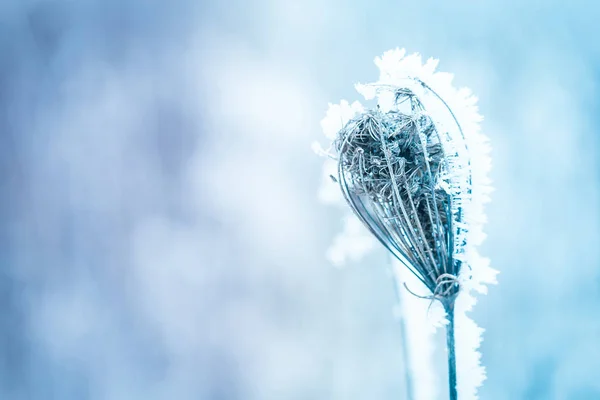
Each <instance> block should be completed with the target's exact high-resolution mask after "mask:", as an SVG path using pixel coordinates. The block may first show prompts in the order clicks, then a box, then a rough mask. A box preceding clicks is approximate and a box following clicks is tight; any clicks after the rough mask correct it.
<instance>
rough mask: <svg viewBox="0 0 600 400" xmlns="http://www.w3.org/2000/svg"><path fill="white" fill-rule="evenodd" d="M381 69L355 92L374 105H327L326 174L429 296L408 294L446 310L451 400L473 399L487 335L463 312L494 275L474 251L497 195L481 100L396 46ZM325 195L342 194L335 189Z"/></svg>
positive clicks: (339, 247)
mask: <svg viewBox="0 0 600 400" xmlns="http://www.w3.org/2000/svg"><path fill="white" fill-rule="evenodd" d="M375 63H376V64H377V66H378V67H379V69H380V73H381V74H380V78H379V81H377V82H375V83H372V84H367V85H360V84H359V85H357V86H356V88H357V90H358V92H359V93H361V94H362V95H363V96H364V97H365V99H367V100H371V99H377V106H376V107H374V108H371V109H366V108H364V107H363V106H362V105H361V104H360V103H358V102H354V103H353V104H352V105H350V104H349V103H348V102H342V103H341V104H340V105H332V106H330V109H329V111H328V113H327V117H326V118H325V119H324V120H323V121H322V127H323V130H324V133H325V135H326V136H327V137H328V138H329V139H330V140H331V143H330V146H329V148H328V149H327V150H323V149H322V148H321V147H320V146H316V147H315V149H316V150H317V151H318V152H319V153H320V154H323V155H327V156H328V157H329V158H330V161H328V163H327V164H326V170H327V174H328V175H329V176H330V177H331V178H332V180H333V181H334V182H336V183H337V184H338V186H339V189H341V193H342V195H343V198H344V199H345V201H346V203H347V204H348V205H349V206H350V208H351V210H352V211H353V212H354V214H355V215H356V216H357V217H358V218H359V219H360V221H362V223H363V224H364V226H366V227H367V228H368V230H369V231H370V232H371V234H372V235H373V236H374V237H375V238H377V239H378V241H379V242H380V243H381V244H383V246H384V247H385V248H386V249H387V250H388V251H389V252H390V253H391V254H393V256H394V257H395V258H396V259H398V261H399V262H400V263H401V264H402V265H403V266H404V268H406V269H407V270H408V271H410V272H411V273H412V275H413V276H414V277H416V279H417V280H418V282H420V283H421V284H422V286H423V287H424V288H426V289H427V290H428V292H429V293H421V294H417V293H414V292H413V291H411V290H410V288H409V287H408V286H407V285H406V283H405V282H404V286H405V289H406V290H409V291H410V292H411V293H412V294H413V295H415V296H417V297H420V298H424V299H429V301H430V302H432V303H433V302H436V303H438V304H440V305H441V306H442V310H443V312H441V313H438V315H440V320H439V321H437V322H438V323H439V324H445V325H446V332H447V334H446V337H447V350H448V376H449V379H448V380H449V391H450V399H457V398H459V397H458V396H460V399H461V400H467V399H475V398H477V396H476V390H477V387H479V386H480V385H481V383H482V382H483V380H484V379H485V370H484V368H483V367H482V366H481V365H480V362H479V359H480V355H479V353H478V352H477V349H478V347H479V344H480V341H481V332H482V330H481V329H480V328H478V327H477V326H476V325H475V323H474V322H473V321H471V320H470V319H469V318H468V317H467V316H466V314H465V313H466V312H468V311H469V310H470V309H471V308H472V306H473V304H474V303H475V299H474V297H473V296H472V292H473V291H474V290H475V291H478V292H481V293H485V291H486V287H485V284H486V283H495V276H496V271H494V270H493V269H491V268H489V265H488V264H489V263H488V260H487V259H485V258H483V257H481V256H479V254H478V252H477V249H476V247H477V246H478V245H479V244H480V243H481V242H482V240H483V239H484V234H483V232H482V224H483V223H484V222H485V215H484V213H483V204H484V203H485V202H487V201H488V200H489V193H490V191H491V187H490V186H489V180H488V178H487V172H488V171H489V168H490V161H489V157H488V153H489V146H488V142H487V138H486V137H485V136H484V135H482V134H481V133H480V131H479V122H480V121H481V116H480V115H479V114H478V112H477V108H476V98H475V97H474V96H473V95H472V94H471V92H470V91H469V90H467V89H460V90H457V89H456V88H454V87H453V86H452V75H450V74H447V73H441V72H435V69H436V67H437V60H433V59H429V60H428V61H427V62H426V63H425V64H422V62H421V57H420V56H419V55H418V54H413V55H409V56H406V55H405V51H404V50H399V49H396V50H392V51H388V52H386V53H385V54H384V55H383V56H382V57H381V58H376V59H375ZM321 196H322V198H324V199H328V200H332V199H334V198H335V196H334V195H333V193H332V192H331V191H322V193H321ZM347 225H348V224H347ZM352 232H353V233H354V236H353V237H352V242H351V243H353V245H352V246H348V247H351V248H352V249H354V254H351V255H350V256H351V257H353V258H357V256H358V255H357V252H360V250H356V249H362V250H364V251H366V250H368V249H369V248H370V247H371V245H370V244H368V240H367V241H366V243H367V244H364V245H363V246H357V245H356V243H357V241H358V240H360V238H358V237H357V236H356V229H354V230H353V231H352ZM343 243H344V236H341V237H338V238H337V239H336V245H335V246H334V248H333V249H332V250H331V251H330V259H332V261H334V262H335V261H337V262H341V261H343V260H344V258H345V255H344V254H345V253H344V251H343V249H344V246H343ZM399 275H401V274H399ZM397 279H398V277H397ZM432 324H433V326H435V325H436V322H435V321H434V322H433V323H432ZM457 371H458V375H457Z"/></svg>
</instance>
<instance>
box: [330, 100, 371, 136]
mask: <svg viewBox="0 0 600 400" xmlns="http://www.w3.org/2000/svg"><path fill="white" fill-rule="evenodd" d="M363 111H364V109H363V106H362V105H361V104H360V103H359V102H358V101H355V102H354V103H352V104H349V103H348V102H347V101H346V100H342V101H341V102H340V104H331V103H330V104H329V110H327V115H326V116H325V118H323V120H322V121H321V128H322V129H323V133H324V134H325V136H326V137H327V138H328V139H329V140H334V139H335V137H336V135H337V134H338V132H339V131H340V130H341V129H342V128H343V127H344V125H346V123H347V122H348V121H350V120H351V119H352V118H353V117H354V116H355V115H356V114H360V113H361V112H363Z"/></svg>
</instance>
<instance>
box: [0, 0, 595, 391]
mask: <svg viewBox="0 0 600 400" xmlns="http://www.w3.org/2000/svg"><path fill="white" fill-rule="evenodd" d="M599 13H600V7H599V6H597V5H595V4H594V3H593V2H589V1H571V2H569V4H566V2H559V1H527V2H523V1H517V0H515V1H485V0H483V1H469V0H463V1H453V2H437V1H429V0H422V1H417V2H404V1H399V0H396V1H377V2H370V1H351V2H346V1H341V0H319V1H317V0H305V1H302V2H298V1H291V0H245V1H242V0H233V1H230V2H194V1H171V2H160V1H156V0H146V1H141V0H118V1H117V0H105V1H89V0H79V1H74V0H71V1H69V0H48V1H42V0H21V1H10V0H4V1H2V2H0V273H1V276H0V307H1V309H0V398H1V399H9V400H12V399H14V400H21V399H35V400H38V399H40V400H42V399H44V400H49V399H61V400H62V399H64V400H71V399H72V400H86V399H90V400H91V399H94V400H96V399H110V400H112V399H182V400H185V399H202V400H235V399H244V400H252V399H257V400H258V399H260V400H272V399H273V400H275V399H277V400H279V399H286V400H295V399H297V400H303V399H311V400H312V399H335V400H364V399H369V400H371V399H402V398H404V397H403V396H404V381H403V378H402V377H403V376H404V375H403V374H404V365H403V364H402V360H401V356H400V347H401V338H400V335H399V329H398V325H397V322H396V321H395V320H394V318H393V315H392V307H393V305H394V302H395V297H394V291H393V287H392V283H391V280H390V277H389V276H388V275H387V274H386V267H385V264H386V260H387V258H386V255H385V254H384V253H383V250H378V251H376V252H374V253H372V254H371V255H370V256H369V257H367V258H365V259H364V260H363V261H362V262H361V263H357V264H352V265H348V266H347V267H346V268H344V269H335V268H333V267H332V266H330V265H329V264H328V263H327V262H326V261H325V257H324V254H325V251H326V249H327V247H328V246H329V244H330V242H331V240H332V238H333V237H334V235H335V234H336V233H337V232H338V231H339V229H340V227H341V221H340V217H341V214H340V211H339V210H336V209H332V208H331V207H327V206H324V205H321V204H319V202H318V201H317V197H316V193H317V190H318V186H319V184H320V179H321V172H320V168H321V162H322V160H321V159H319V158H318V157H316V156H314V155H313V154H312V152H311V150H310V143H311V142H312V141H313V140H316V139H321V132H320V126H319V121H320V119H321V118H322V117H323V116H324V113H325V110H326V107H327V103H328V102H337V101H338V100H339V99H341V98H346V99H349V100H353V99H358V95H357V94H355V93H354V90H353V84H354V83H355V82H359V81H361V82H368V81H372V80H375V79H377V76H378V71H377V69H376V67H375V66H374V64H373V62H372V60H373V58H374V57H375V56H378V55H380V54H381V53H382V52H383V51H385V50H388V49H390V48H395V47H405V48H406V49H407V50H408V51H409V52H414V51H418V52H420V53H422V54H423V56H424V57H436V58H440V60H441V63H440V69H441V70H443V71H450V72H454V73H455V76H456V77H455V83H456V84H457V85H461V86H462V85H465V86H469V87H471V88H472V89H473V91H474V92H475V93H476V94H477V95H478V96H479V98H480V110H481V112H482V114H484V115H485V117H486V120H485V122H484V125H483V126H484V129H485V131H486V132H487V133H488V135H489V136H490V138H491V140H492V144H493V148H494V151H493V161H494V169H493V174H492V177H493V179H494V183H495V187H496V192H495V193H494V196H493V203H491V204H490V205H489V206H488V208H487V210H488V216H489V224H488V225H487V233H488V239H487V241H486V243H485V245H484V246H483V249H482V253H483V254H484V255H486V256H488V257H491V258H492V264H493V266H494V267H495V268H496V269H499V270H500V271H501V274H500V275H499V282H500V283H499V285H497V286H494V287H492V288H491V289H490V292H489V295H488V296H484V297H481V298H480V301H479V303H478V304H477V306H476V309H475V311H474V313H473V314H472V315H473V318H474V319H475V320H476V321H477V322H478V324H479V325H481V326H482V327H484V328H485V329H486V333H485V336H484V343H483V345H482V353H483V363H484V365H485V366H486V367H487V370H488V380H487V381H486V382H485V384H484V387H483V388H482V389H481V391H480V393H481V398H482V399H490V400H506V399H511V400H512V399H530V400H536V399H540V400H542V399H543V400H553V399H561V400H562V399H568V400H587V399H600V379H599V378H600V375H599V374H600V372H598V371H600V279H599V278H600V246H599V243H600V232H599V228H600V216H599V210H600V199H599V188H600V186H599V184H600V179H599V176H598V175H599V174H600V168H599V165H598V164H599V155H600V149H599V144H598V134H597V129H596V125H597V123H598V114H599V111H600V110H599V104H598V101H597V96H596V92H597V91H598V84H599V82H600V75H599V73H598V71H600V69H599V67H600V45H599V44H598V41H597V37H598V36H599V34H600V28H599V27H598V25H597V22H596V19H597V18H596V17H597V16H598V15H599ZM440 392H441V393H445V391H443V390H441V391H440Z"/></svg>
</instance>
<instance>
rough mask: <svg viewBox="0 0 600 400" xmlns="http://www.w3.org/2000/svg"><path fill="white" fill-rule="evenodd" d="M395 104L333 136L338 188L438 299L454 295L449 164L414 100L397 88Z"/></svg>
mask: <svg viewBox="0 0 600 400" xmlns="http://www.w3.org/2000/svg"><path fill="white" fill-rule="evenodd" d="M393 94H394V98H395V100H394V106H393V107H392V108H391V109H390V110H389V111H387V112H384V111H382V110H381V109H380V108H377V109H374V110H366V111H364V112H362V113H360V114H359V115H358V116H356V117H354V118H353V119H351V120H350V121H349V122H348V123H347V124H346V125H345V126H344V127H343V128H342V129H341V130H340V131H339V133H338V135H337V137H336V139H335V141H334V148H335V151H336V153H337V155H338V163H339V164H338V168H339V169H338V172H339V177H340V185H341V187H342V190H343V192H344V194H345V196H346V200H347V201H348V203H349V204H350V205H351V206H352V208H353V210H354V211H355V213H356V214H357V215H358V216H359V218H360V219H361V220H362V221H363V222H364V223H365V224H366V225H367V226H368V227H369V229H370V230H371V232H373V233H374V234H375V236H376V237H377V238H378V239H379V240H380V241H381V242H382V243H383V244H384V245H385V246H386V247H387V248H388V249H389V250H390V251H392V253H394V254H395V255H396V256H397V257H398V258H399V259H400V260H401V261H403V262H404V263H405V264H406V265H407V267H409V268H410V269H411V271H413V272H414V273H415V275H417V276H418V277H419V278H420V279H421V280H422V281H423V283H424V284H425V285H426V286H427V287H428V288H429V289H430V290H431V292H432V293H433V295H434V296H435V297H436V298H443V299H452V298H454V296H455V295H456V294H457V292H458V285H457V279H456V277H457V276H458V272H459V268H460V262H458V261H457V260H454V258H453V249H454V245H453V239H454V237H453V228H452V208H451V202H452V199H451V196H450V194H449V193H448V192H447V191H446V190H445V189H444V188H445V187H447V186H448V185H447V183H448V182H445V183H446V184H442V181H443V180H444V179H446V181H447V180H448V179H447V178H446V177H447V172H448V171H447V169H448V168H449V166H448V163H447V162H446V161H447V160H446V158H445V155H444V150H443V147H442V145H441V142H440V135H439V133H438V131H437V129H436V126H435V124H434V123H433V121H432V120H431V118H430V117H429V116H428V115H427V114H426V112H425V110H424V108H423V105H422V104H421V102H420V101H419V99H418V98H417V96H416V95H415V94H414V93H413V92H412V91H410V90H408V89H405V88H402V89H397V90H395V91H394V92H393Z"/></svg>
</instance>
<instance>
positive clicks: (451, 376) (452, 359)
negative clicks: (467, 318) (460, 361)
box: [444, 301, 458, 400]
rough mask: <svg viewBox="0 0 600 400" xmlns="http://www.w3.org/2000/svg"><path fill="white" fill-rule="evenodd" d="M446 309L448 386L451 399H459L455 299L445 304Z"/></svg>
mask: <svg viewBox="0 0 600 400" xmlns="http://www.w3.org/2000/svg"><path fill="white" fill-rule="evenodd" d="M444 308H445V309H446V318H448V325H447V326H446V347H447V350H448V386H449V390H450V392H449V393H450V396H449V399H450V400H458V393H457V391H456V346H455V343H454V301H449V302H448V303H447V304H445V305H444Z"/></svg>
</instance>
